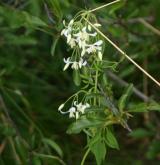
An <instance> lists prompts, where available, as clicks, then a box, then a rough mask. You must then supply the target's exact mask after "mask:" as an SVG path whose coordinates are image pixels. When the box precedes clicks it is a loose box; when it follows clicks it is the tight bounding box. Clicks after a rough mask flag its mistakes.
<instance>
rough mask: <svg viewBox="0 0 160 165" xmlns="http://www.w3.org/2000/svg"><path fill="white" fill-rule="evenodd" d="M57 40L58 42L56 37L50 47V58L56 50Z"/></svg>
mask: <svg viewBox="0 0 160 165" xmlns="http://www.w3.org/2000/svg"><path fill="white" fill-rule="evenodd" d="M58 40H59V37H57V38H56V39H55V40H54V41H53V43H52V46H51V55H52V56H54V54H55V49H56V46H57V43H58Z"/></svg>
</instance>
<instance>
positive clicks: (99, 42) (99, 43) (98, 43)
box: [94, 40, 103, 46]
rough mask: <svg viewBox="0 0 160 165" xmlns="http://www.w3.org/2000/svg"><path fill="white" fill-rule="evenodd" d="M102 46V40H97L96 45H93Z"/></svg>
mask: <svg viewBox="0 0 160 165" xmlns="http://www.w3.org/2000/svg"><path fill="white" fill-rule="evenodd" d="M102 44H103V41H102V40H99V41H97V42H96V43H94V45H96V46H100V45H102Z"/></svg>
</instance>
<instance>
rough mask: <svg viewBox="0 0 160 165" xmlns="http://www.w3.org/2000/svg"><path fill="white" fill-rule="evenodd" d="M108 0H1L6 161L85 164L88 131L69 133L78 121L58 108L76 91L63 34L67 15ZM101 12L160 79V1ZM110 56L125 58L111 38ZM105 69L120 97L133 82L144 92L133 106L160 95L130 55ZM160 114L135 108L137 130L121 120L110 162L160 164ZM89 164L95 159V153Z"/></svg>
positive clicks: (137, 0)
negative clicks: (67, 65) (66, 64)
mask: <svg viewBox="0 0 160 165" xmlns="http://www.w3.org/2000/svg"><path fill="white" fill-rule="evenodd" d="M108 2H111V1H110V0H99V1H98V0H81V1H78V0H27V1H26V0H1V1H0V165H20V164H22V165H59V164H67V165H79V164H80V161H81V159H82V156H83V154H84V151H85V144H86V138H85V136H84V134H80V135H67V134H66V130H67V127H68V125H69V124H70V123H71V122H72V120H70V119H68V116H63V115H61V114H59V113H58V111H57V108H58V106H59V105H60V104H61V103H63V102H64V101H65V100H66V99H67V98H68V97H69V96H70V95H71V94H73V93H74V92H75V91H76V90H77V87H75V85H74V83H73V81H72V71H71V70H69V71H67V72H63V71H62V70H63V65H64V64H63V58H64V57H68V56H69V53H70V52H69V51H68V48H67V45H66V43H65V40H64V39H63V37H61V36H60V32H61V30H62V28H63V25H62V20H63V19H66V20H68V21H69V20H70V19H71V18H72V17H73V16H74V14H75V13H76V12H78V11H80V10H82V9H88V8H95V7H97V6H100V5H102V4H104V3H108ZM95 14H96V16H97V18H98V20H99V22H100V23H101V24H102V26H103V28H102V29H103V32H104V33H105V34H107V35H108V36H109V37H110V38H111V39H112V40H113V41H114V42H115V43H117V44H118V45H119V46H120V47H121V48H122V49H123V50H125V51H126V52H127V54H129V55H130V57H131V58H132V59H134V60H135V61H137V62H138V63H139V64H140V65H141V66H142V67H143V68H145V69H146V70H147V71H148V72H149V73H151V74H152V75H153V76H154V77H155V78H156V79H157V80H158V81H160V31H159V30H158V29H160V19H159V18H160V0H134V1H131V0H128V1H122V3H118V4H117V5H113V6H110V7H107V8H104V9H102V10H99V11H97V12H96V13H95ZM147 23H149V24H151V25H152V26H153V27H150V26H148V24H147ZM104 56H105V58H106V59H108V60H113V61H119V60H120V58H121V56H120V55H119V54H118V53H117V51H116V50H115V49H114V48H113V47H112V46H110V45H109V44H108V43H106V49H105V54H104ZM106 75H107V76H108V81H109V82H108V83H109V86H111V87H112V92H114V97H115V99H118V98H119V97H120V96H121V94H122V91H123V89H124V86H125V84H126V82H127V83H133V84H134V86H135V88H136V90H137V91H141V92H142V93H137V92H135V91H134V94H133V95H132V98H131V99H130V101H129V102H128V107H130V106H132V107H134V108H137V109H138V108H140V110H142V109H144V111H145V106H144V104H143V103H142V102H147V101H148V100H149V99H150V98H151V99H154V100H155V101H157V102H159V100H160V94H159V93H160V88H159V87H158V86H156V84H154V83H153V82H152V81H150V80H149V79H148V78H146V76H144V75H143V74H142V73H141V72H140V71H139V70H138V69H137V68H135V67H134V66H133V65H132V64H131V63H130V62H128V61H127V60H124V61H123V62H122V63H121V64H120V65H119V67H118V70H117V72H116V73H112V72H110V71H109V72H108V73H106ZM142 111H143V110H142ZM159 119H160V114H159V113H158V112H145V113H137V114H134V115H133V118H132V119H131V120H130V121H129V125H130V127H131V128H132V129H133V132H132V133H131V134H129V133H128V132H127V131H126V130H124V129H123V128H121V127H120V126H116V128H115V132H116V136H117V139H118V141H119V144H120V150H119V151H115V150H108V151H107V152H108V153H107V157H106V162H105V165H128V164H130V165H159V164H160V121H159ZM87 164H88V165H94V164H96V163H95V159H94V157H93V156H92V155H90V156H89V158H88V159H87V161H86V165H87Z"/></svg>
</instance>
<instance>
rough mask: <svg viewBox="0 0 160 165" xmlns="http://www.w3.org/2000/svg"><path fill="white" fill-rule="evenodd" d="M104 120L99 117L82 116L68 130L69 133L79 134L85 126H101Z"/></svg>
mask: <svg viewBox="0 0 160 165" xmlns="http://www.w3.org/2000/svg"><path fill="white" fill-rule="evenodd" d="M103 122H104V121H101V120H97V119H92V118H91V119H87V118H85V117H84V118H80V119H79V120H77V121H76V122H74V123H72V124H71V125H70V126H69V128H68V130H67V133H68V134H77V133H80V132H81V131H82V130H83V129H85V128H90V127H99V126H100V125H102V124H103Z"/></svg>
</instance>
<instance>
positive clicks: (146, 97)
mask: <svg viewBox="0 0 160 165" xmlns="http://www.w3.org/2000/svg"><path fill="white" fill-rule="evenodd" d="M107 75H108V76H109V77H110V78H111V79H112V80H114V81H116V82H117V83H118V84H120V85H121V86H124V87H127V86H128V85H129V83H127V82H126V81H124V80H122V79H121V78H119V77H118V76H117V75H115V74H114V73H112V72H111V71H107ZM133 93H134V94H135V95H137V96H138V97H139V98H140V99H142V100H144V101H145V102H149V101H151V99H150V98H149V97H148V96H146V95H144V94H143V93H142V92H141V91H139V90H138V89H137V88H135V87H133Z"/></svg>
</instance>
